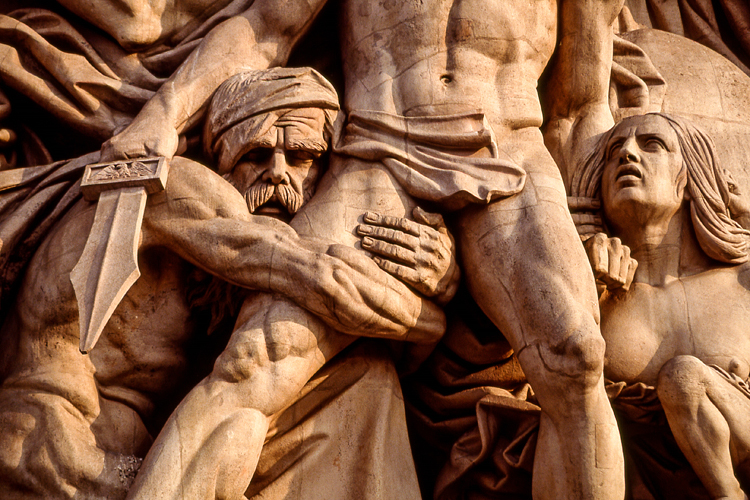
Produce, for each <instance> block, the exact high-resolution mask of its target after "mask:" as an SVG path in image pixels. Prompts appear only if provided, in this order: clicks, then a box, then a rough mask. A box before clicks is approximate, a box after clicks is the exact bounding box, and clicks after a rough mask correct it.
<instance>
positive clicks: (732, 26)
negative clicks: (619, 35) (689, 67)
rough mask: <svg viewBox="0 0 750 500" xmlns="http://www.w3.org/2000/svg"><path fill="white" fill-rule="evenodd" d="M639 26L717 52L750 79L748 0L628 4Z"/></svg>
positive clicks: (632, 1) (653, 0) (650, 0)
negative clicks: (687, 40) (698, 44)
mask: <svg viewBox="0 0 750 500" xmlns="http://www.w3.org/2000/svg"><path fill="white" fill-rule="evenodd" d="M626 5H627V6H628V7H629V8H630V11H631V12H632V14H633V17H634V19H635V21H636V22H638V23H639V24H641V25H642V26H645V27H648V28H654V29H658V30H662V31H668V32H670V33H674V34H675V35H680V36H684V37H686V38H689V39H691V40H694V41H696V42H698V43H700V44H702V45H705V46H706V47H708V48H710V49H713V50H715V51H716V52H718V53H719V54H721V55H722V56H724V57H726V58H727V59H729V60H730V61H732V62H733V63H734V64H736V65H737V66H738V67H739V68H740V69H742V71H744V72H745V73H747V74H748V75H750V4H749V3H748V2H747V1H746V0H676V1H670V2H664V1H662V0H627V1H626Z"/></svg>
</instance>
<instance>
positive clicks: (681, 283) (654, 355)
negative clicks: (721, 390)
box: [601, 265, 750, 385]
mask: <svg viewBox="0 0 750 500" xmlns="http://www.w3.org/2000/svg"><path fill="white" fill-rule="evenodd" d="M749 304H750V267H748V266H747V265H743V266H737V267H729V268H724V269H712V270H709V271H705V272H702V273H700V274H696V275H693V276H689V277H683V278H681V279H679V280H673V281H671V282H669V283H667V284H666V285H664V286H662V287H654V286H650V285H647V284H644V283H634V284H633V285H632V287H631V290H630V292H628V293H627V295H625V296H623V297H620V298H617V297H616V296H610V298H608V299H605V300H604V301H603V302H602V304H601V310H602V335H603V336H604V339H605V340H606V342H607V350H606V358H605V369H604V374H605V376H606V377H608V378H609V379H611V380H615V381H625V382H628V383H632V382H644V383H646V384H648V385H656V381H657V377H658V374H659V370H660V369H661V367H662V366H664V364H665V363H666V362H667V361H669V360H670V359H671V358H673V357H675V356H679V355H692V356H695V357H697V358H699V359H701V360H702V361H703V362H704V363H707V364H715V365H718V366H720V367H721V368H723V369H725V370H727V371H732V372H734V373H736V374H737V375H739V376H740V377H742V378H747V376H748V371H750V327H749V326H748V325H750V307H749Z"/></svg>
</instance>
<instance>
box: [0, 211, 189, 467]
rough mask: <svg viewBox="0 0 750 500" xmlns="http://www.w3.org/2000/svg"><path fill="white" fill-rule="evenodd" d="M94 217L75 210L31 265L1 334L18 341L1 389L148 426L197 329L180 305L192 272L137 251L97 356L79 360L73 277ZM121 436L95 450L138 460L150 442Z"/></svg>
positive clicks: (155, 250)
mask: <svg viewBox="0 0 750 500" xmlns="http://www.w3.org/2000/svg"><path fill="white" fill-rule="evenodd" d="M94 209H95V205H93V204H89V203H86V202H79V204H77V205H76V206H75V207H74V208H73V209H71V211H70V212H69V213H68V214H67V215H66V216H65V218H64V219H63V220H62V221H61V222H60V223H59V224H58V225H57V227H56V228H55V229H54V230H53V232H52V233H51V234H50V236H49V237H48V238H47V239H46V240H45V241H44V242H43V243H42V245H41V246H40V248H39V249H38V251H37V252H36V253H35V255H34V257H33V258H32V261H31V263H30V265H29V270H28V272H27V273H26V276H25V277H24V281H23V284H22V286H21V289H20V292H19V294H18V297H17V299H16V301H17V302H16V303H17V304H19V306H18V307H14V308H13V313H12V314H13V315H12V317H11V318H10V319H9V321H7V322H6V323H5V324H4V325H3V330H4V331H3V332H2V335H3V337H5V336H10V335H16V334H17V335H19V336H20V342H19V349H18V351H17V355H16V356H15V357H14V358H13V359H12V360H11V362H10V366H9V367H8V370H7V373H8V377H7V379H6V380H5V382H4V385H3V386H2V388H0V390H2V389H9V388H20V389H22V390H24V389H29V390H34V389H37V390H41V391H42V392H45V393H49V394H54V395H58V396H61V397H63V398H64V399H66V400H68V401H70V402H71V403H73V404H74V405H75V406H76V408H77V409H78V410H79V411H80V412H81V413H82V414H83V415H84V417H85V418H87V419H89V420H91V421H93V420H95V419H99V420H100V421H101V420H102V419H103V420H106V419H107V418H110V417H114V418H118V419H122V418H124V415H123V413H122V412H123V411H125V413H127V414H129V417H132V418H134V419H136V420H137V421H140V420H143V421H144V422H145V423H146V425H148V419H149V417H150V416H151V415H152V414H153V413H154V409H155V407H156V406H157V405H158V404H160V403H162V402H163V401H164V400H165V398H167V396H168V395H169V394H170V392H171V391H173V390H174V388H175V387H176V386H177V385H178V384H180V383H181V382H182V381H183V380H184V377H185V374H186V371H187V369H188V358H187V352H186V346H187V341H188V339H189V338H190V337H191V335H193V333H194V330H195V328H194V325H193V322H192V318H191V315H190V310H189V308H188V305H187V302H186V290H187V284H186V282H185V280H186V278H185V277H186V276H187V275H189V274H190V269H191V266H189V265H188V264H187V263H186V262H185V261H183V260H182V259H180V258H178V257H177V256H176V255H174V254H173V253H171V252H169V251H167V250H164V249H163V248H160V247H150V248H149V247H148V246H146V247H144V248H142V250H141V252H140V256H139V266H140V269H141V273H142V275H141V277H140V278H139V279H138V281H137V282H136V283H135V285H134V286H133V287H132V288H131V289H130V291H129V292H128V294H127V295H126V296H125V298H124V299H123V301H122V302H121V304H120V305H119V306H118V308H117V309H116V310H115V312H114V314H113V316H112V319H111V320H110V321H109V323H108V324H107V326H106V327H105V330H104V332H103V334H102V336H101V338H100V340H99V342H98V344H97V345H96V347H95V348H94V349H93V350H92V351H91V353H90V354H89V355H87V356H84V355H83V354H81V353H80V352H79V351H78V343H79V333H78V328H79V327H78V306H77V302H76V298H75V295H74V292H73V288H72V285H71V284H70V270H71V269H72V268H73V267H74V266H75V264H76V263H77V261H78V259H79V257H80V255H81V253H82V251H83V246H84V244H85V241H86V239H85V238H84V237H82V235H87V234H88V230H89V228H90V226H91V223H92V220H93V214H94ZM144 236H145V238H144V241H145V242H147V241H148V235H144ZM127 427H128V426H113V427H110V428H109V429H110V430H107V433H111V429H113V428H114V429H119V432H124V433H125V434H126V435H120V436H117V437H115V436H105V435H101V436H99V435H97V442H100V444H101V443H106V444H105V445H104V446H105V448H107V444H110V445H111V447H115V448H118V449H112V448H111V447H109V448H110V449H109V451H112V452H118V453H122V454H125V455H128V454H137V453H139V452H140V453H144V452H145V450H144V449H142V448H141V447H142V446H148V445H149V444H150V442H148V443H147V442H142V441H143V440H150V438H149V437H148V436H147V435H145V434H143V428H142V426H141V428H140V429H138V426H133V427H132V428H127ZM103 428H106V426H105V427H103ZM92 429H93V427H92ZM94 432H95V433H96V430H95V429H94ZM128 432H132V435H127V434H128ZM139 441H141V442H139Z"/></svg>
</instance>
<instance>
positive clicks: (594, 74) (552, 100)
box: [545, 0, 623, 188]
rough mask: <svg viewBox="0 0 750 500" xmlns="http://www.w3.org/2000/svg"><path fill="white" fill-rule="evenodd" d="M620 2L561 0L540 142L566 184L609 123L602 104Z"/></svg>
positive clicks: (608, 74) (604, 104)
mask: <svg viewBox="0 0 750 500" xmlns="http://www.w3.org/2000/svg"><path fill="white" fill-rule="evenodd" d="M622 5H623V0H561V27H560V35H561V38H560V43H559V45H558V49H557V53H556V57H555V59H554V61H555V63H554V66H553V68H552V77H551V80H550V82H549V85H548V86H547V89H548V98H547V101H548V103H547V104H548V109H547V114H548V116H549V117H550V118H549V122H548V125H547V128H546V130H545V143H546V144H547V147H548V149H549V150H550V152H551V153H552V156H553V157H554V158H555V161H556V162H557V164H558V165H559V166H560V169H561V171H562V175H563V180H564V181H565V185H566V187H568V188H569V187H570V181H571V179H572V178H573V176H574V173H575V169H576V168H577V167H578V165H580V164H581V162H582V161H583V159H584V158H585V156H586V155H587V154H588V153H589V152H590V151H592V150H593V148H594V146H595V144H596V140H597V139H598V137H599V134H602V133H603V132H605V131H607V130H609V129H610V128H611V127H612V125H613V124H614V122H613V120H612V114H611V112H610V110H609V102H608V93H609V77H610V72H611V68H612V36H613V35H612V24H613V23H614V21H615V19H616V17H617V14H618V13H619V12H620V10H621V9H622Z"/></svg>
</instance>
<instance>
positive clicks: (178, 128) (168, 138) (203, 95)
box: [102, 0, 326, 161]
mask: <svg viewBox="0 0 750 500" xmlns="http://www.w3.org/2000/svg"><path fill="white" fill-rule="evenodd" d="M325 2H326V0H284V1H281V0H255V2H254V3H253V4H252V6H251V7H250V9H248V10H247V11H246V12H244V13H243V14H242V15H239V16H235V17H232V18H230V19H227V20H226V21H224V22H223V23H221V24H220V25H218V26H217V27H216V28H215V29H213V30H212V31H211V32H209V33H208V35H206V37H205V38H204V39H203V41H202V42H201V44H200V45H199V46H198V47H197V48H196V49H195V50H194V51H193V52H192V53H191V54H190V56H189V57H188V58H187V60H186V61H185V62H184V63H183V64H182V65H181V66H180V67H179V68H178V69H177V71H175V73H174V74H173V75H172V76H171V77H170V78H169V80H167V81H166V82H165V83H164V85H162V86H161V88H160V89H159V91H158V92H157V93H156V94H155V95H154V96H153V97H152V98H151V100H149V101H148V102H147V103H146V105H145V106H144V107H143V109H142V110H141V112H140V113H139V114H138V115H137V116H136V117H135V119H134V120H133V122H132V123H131V124H130V125H129V126H128V127H127V128H126V129H125V130H123V131H122V132H121V133H120V134H118V135H116V136H115V137H113V138H112V139H110V140H109V141H107V142H106V143H105V144H104V146H103V147H102V161H106V160H109V159H115V158H123V157H131V158H134V157H138V156H149V155H155V156H166V157H168V158H171V157H172V156H173V155H174V154H175V151H176V150H177V145H178V134H179V133H180V132H182V131H183V130H184V129H185V128H187V127H189V126H190V125H191V124H193V123H195V122H196V121H197V120H198V119H199V118H200V116H201V115H202V111H203V109H204V107H205V105H206V103H207V102H208V100H209V98H210V97H211V95H212V94H213V93H214V91H215V90H216V89H217V88H218V87H219V85H221V83H222V82H224V81H225V80H226V79H227V78H229V77H231V76H233V75H235V74H237V73H238V72H239V71H241V70H243V69H266V68H269V67H272V66H280V65H283V64H284V63H285V62H286V60H287V58H288V57H289V53H290V51H291V49H292V47H293V46H294V44H295V43H296V42H297V40H298V39H299V38H300V37H301V36H302V35H303V34H304V33H305V32H306V31H307V29H308V27H309V26H310V24H311V23H312V21H313V19H314V18H315V16H316V15H317V14H318V12H319V11H320V9H321V8H322V7H323V5H324V4H325Z"/></svg>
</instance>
